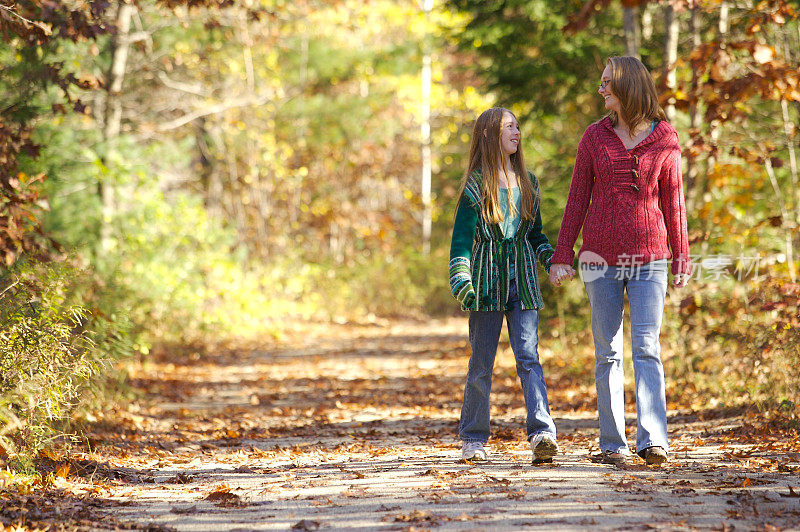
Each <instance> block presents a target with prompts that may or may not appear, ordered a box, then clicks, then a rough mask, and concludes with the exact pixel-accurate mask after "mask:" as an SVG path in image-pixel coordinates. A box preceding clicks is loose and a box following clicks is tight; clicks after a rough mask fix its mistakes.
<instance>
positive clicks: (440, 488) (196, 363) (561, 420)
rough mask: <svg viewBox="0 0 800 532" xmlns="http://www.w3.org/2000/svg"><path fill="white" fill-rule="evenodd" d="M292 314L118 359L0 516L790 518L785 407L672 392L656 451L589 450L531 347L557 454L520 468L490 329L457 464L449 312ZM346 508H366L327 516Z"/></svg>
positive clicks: (409, 520)
mask: <svg viewBox="0 0 800 532" xmlns="http://www.w3.org/2000/svg"><path fill="white" fill-rule="evenodd" d="M303 327H305V328H306V329H303V330H301V331H299V332H297V333H296V334H295V335H292V334H288V333H287V334H286V335H284V336H283V342H282V343H281V344H277V343H275V344H271V345H255V346H243V347H240V348H230V349H221V350H219V351H218V352H213V353H207V354H205V356H202V357H192V358H186V359H183V360H179V359H176V358H175V357H174V356H170V353H163V354H162V355H160V356H158V355H156V356H154V357H153V358H152V359H151V360H150V361H148V363H147V364H146V365H142V366H140V367H137V368H134V369H133V371H132V382H133V383H134V384H135V385H136V386H137V387H138V388H139V389H140V390H141V391H142V392H143V394H144V399H142V400H140V401H138V402H135V403H132V404H131V405H129V406H128V407H127V408H124V409H115V410H110V411H108V412H104V413H103V414H102V415H101V416H100V420H99V422H98V423H97V424H95V425H94V426H91V427H90V428H89V432H88V434H87V441H89V442H91V447H89V446H87V447H86V448H82V447H81V446H80V445H78V446H74V447H73V448H71V449H69V450H67V449H65V450H64V451H63V453H61V454H59V453H58V452H56V453H55V454H52V455H51V456H42V457H41V459H40V461H39V464H38V467H39V468H40V469H41V470H42V471H43V472H44V473H45V474H47V473H51V478H53V479H54V480H53V482H56V483H57V486H53V487H46V486H32V487H29V488H26V489H21V488H20V486H19V484H14V483H8V482H6V485H5V486H4V487H2V488H0V491H2V497H0V522H2V523H3V525H5V526H12V525H16V524H20V523H22V524H25V525H28V526H31V527H35V526H41V527H42V528H45V527H46V526H47V523H48V522H55V521H54V519H56V516H60V517H59V519H61V521H58V522H59V523H60V526H61V525H63V528H64V529H69V527H70V526H73V528H74V529H79V527H80V526H81V522H82V521H81V520H82V519H93V520H95V522H105V523H108V524H109V528H111V524H114V525H115V526H117V527H118V528H123V527H124V526H128V525H127V523H136V526H139V527H144V526H151V525H152V526H154V527H158V526H161V527H163V528H162V529H163V530H169V529H170V527H175V526H181V523H186V522H190V521H187V520H196V519H199V518H202V516H203V515H205V514H211V513H217V514H219V515H227V514H228V513H230V515H231V519H232V520H233V519H234V518H233V516H234V515H236V516H237V517H236V520H237V523H238V525H237V526H239V527H240V528H241V527H242V526H243V524H242V523H243V521H246V520H247V519H250V518H252V520H253V522H254V523H255V522H258V523H260V524H259V525H258V526H257V527H255V528H258V529H262V528H263V529H270V528H274V529H281V527H282V529H284V530H285V529H286V528H292V529H294V530H317V529H320V528H328V527H332V526H333V527H335V526H348V525H352V526H357V525H358V524H359V523H360V525H361V526H367V527H378V526H381V525H382V526H391V527H398V526H400V527H405V528H406V529H427V528H432V527H436V528H437V529H447V528H448V527H451V526H452V527H456V528H457V527H458V523H463V522H465V521H469V522H470V523H471V524H472V525H474V526H476V527H486V526H493V527H500V528H503V527H505V528H514V527H516V526H525V527H533V528H540V529H547V528H554V527H557V526H568V527H572V528H581V527H585V526H600V527H605V528H614V527H618V526H619V525H621V524H624V525H625V526H628V527H639V528H647V527H650V526H653V527H657V528H658V527H662V526H665V523H673V524H675V526H678V525H677V524H679V523H683V524H681V525H680V526H681V527H687V528H691V527H696V528H703V527H705V528H711V527H712V526H718V525H719V524H720V523H722V525H723V527H728V528H732V527H736V528H748V529H758V528H762V529H766V528H765V527H767V526H768V525H769V526H774V527H776V529H785V528H792V527H797V526H800V501H799V500H798V499H800V493H799V492H798V488H797V484H796V478H797V477H796V475H797V473H798V467H800V464H798V457H799V456H800V443H799V442H800V435H799V434H798V432H797V424H796V423H793V422H792V420H791V419H788V418H786V416H784V417H781V416H779V415H777V414H774V413H753V412H747V411H724V410H716V411H712V410H701V411H695V410H692V409H691V404H690V402H689V401H688V400H687V405H685V406H684V407H681V406H680V405H678V407H681V408H683V410H681V411H680V412H676V413H671V424H670V429H671V435H672V436H671V437H672V444H673V458H672V461H671V462H669V463H668V464H666V465H665V466H664V467H662V468H660V469H654V468H651V467H648V466H646V465H645V464H644V463H643V462H642V461H641V460H639V459H638V458H634V460H633V461H632V462H631V463H630V464H628V465H627V466H624V467H620V468H616V467H609V466H602V465H596V464H592V463H591V462H590V461H589V460H588V456H589V454H590V453H591V452H596V449H597V429H596V419H595V416H596V414H595V413H594V411H593V408H594V403H593V395H592V392H591V391H587V390H590V389H589V388H588V387H587V384H586V383H584V382H575V380H574V378H573V377H571V376H570V375H569V374H568V372H566V371H565V372H564V373H560V372H559V371H560V370H559V368H558V365H557V364H549V363H548V360H552V357H553V356H555V355H553V354H552V353H548V352H547V351H546V349H544V348H543V349H542V359H543V363H544V365H545V376H546V378H547V380H548V387H549V390H550V394H551V396H550V397H551V406H552V410H553V414H554V417H555V418H556V423H557V425H558V428H559V443H560V445H561V447H562V454H561V455H559V456H557V457H556V463H555V464H553V466H551V467H541V468H540V467H532V466H531V465H530V450H529V447H528V443H527V441H526V439H525V431H524V426H525V409H524V404H523V400H522V396H521V393H520V390H519V384H518V382H517V379H516V375H515V372H514V368H513V366H514V362H513V355H512V354H511V353H510V349H509V348H508V347H507V346H503V345H501V349H500V351H499V352H498V358H497V365H496V371H495V380H494V386H493V391H492V394H493V395H492V405H493V406H492V423H493V433H492V437H491V439H490V441H489V452H490V457H491V460H490V461H489V462H488V463H483V464H480V463H462V462H460V446H459V444H458V442H457V441H456V429H457V424H458V417H459V409H460V400H461V394H462V390H463V377H464V373H465V370H466V364H467V361H468V353H469V350H468V347H467V343H466V337H467V336H466V330H465V323H464V321H463V320H432V321H430V322H425V323H420V322H401V321H397V322H385V323H378V324H372V325H366V326H358V327H354V326H352V325H349V324H344V325H336V326H330V325H327V326H319V327H317V326H314V325H313V324H304V325H303ZM587 395H588V397H587ZM254 398H255V400H254ZM632 414H633V413H632V412H630V413H629V415H632ZM634 430H635V427H634V426H631V427H629V433H628V435H629V437H633V435H634ZM26 490H27V491H26ZM159 500H162V501H164V502H168V503H169V505H168V507H167V508H168V509H167V513H166V514H165V513H163V512H162V513H159V512H157V511H155V509H154V508H155V507H154V506H153V504H154V502H157V501H159ZM695 504H697V505H702V508H703V511H702V512H697V511H696V508H695V506H694V505H695ZM643 505H644V506H643ZM55 506H58V508H55ZM356 507H361V508H364V509H369V508H371V509H372V510H371V511H370V512H367V514H370V515H372V516H373V517H372V518H364V517H362V518H357V517H347V516H348V515H350V514H349V513H348V512H350V510H348V509H349V508H356ZM642 507H649V508H653V509H654V510H653V515H652V516H649V514H647V512H641V511H639V510H641V508H642ZM698 507H699V506H698ZM26 510H27V511H26ZM243 511H246V512H247V513H246V514H242V513H241V512H243ZM70 512H71V513H70ZM220 512H222V513H221V514H220ZM237 512H239V513H237ZM354 515H355V514H354ZM98 516H101V517H100V518H98ZM246 516H250V517H246ZM534 517H535V518H534ZM292 518H294V519H293V520H292ZM348 519H350V520H349V521H348ZM358 519H361V521H359V520H358ZM364 519H367V520H366V521H364ZM191 522H194V521H191ZM70 523H71V524H70ZM281 523H283V524H281ZM244 524H245V525H246V523H244ZM670 526H671V525H670ZM244 528H247V527H246V526H244ZM153 530H158V528H153Z"/></svg>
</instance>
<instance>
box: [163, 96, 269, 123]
mask: <svg viewBox="0 0 800 532" xmlns="http://www.w3.org/2000/svg"><path fill="white" fill-rule="evenodd" d="M274 97H275V94H274V93H270V94H261V95H257V96H249V97H246V98H237V99H235V100H229V101H227V102H221V103H218V104H216V105H211V106H209V107H204V108H202V109H197V110H195V111H192V112H190V113H186V114H185V115H183V116H181V117H179V118H176V119H175V120H170V121H169V122H167V123H165V124H161V125H160V126H158V128H157V129H158V131H169V130H171V129H177V128H179V127H181V126H184V125H186V124H188V123H189V122H192V121H193V120H197V119H198V118H200V117H202V116H208V115H214V114H217V113H223V112H225V111H227V110H229V109H235V108H237V107H252V106H255V105H263V104H265V103H266V102H268V101H270V100H271V99H272V98H274Z"/></svg>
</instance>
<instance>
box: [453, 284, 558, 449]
mask: <svg viewBox="0 0 800 532" xmlns="http://www.w3.org/2000/svg"><path fill="white" fill-rule="evenodd" d="M508 303H509V310H507V311H505V312H503V311H497V312H474V311H473V312H470V314H469V343H470V345H471V346H472V355H471V356H470V358H469V370H468V371H467V382H466V384H465V385H464V402H463V404H462V405H461V423H460V424H459V430H458V435H459V437H460V438H461V440H463V441H464V442H481V443H486V442H487V441H488V439H489V393H490V392H491V389H492V368H493V367H494V358H495V354H496V353H497V344H498V342H499V340H500V330H501V329H502V327H503V316H504V315H505V318H506V322H507V325H508V337H509V340H510V341H511V349H512V350H513V351H514V358H516V360H517V375H519V380H520V382H521V383H522V393H523V394H524V396H525V406H526V407H527V410H528V419H527V433H528V439H530V438H531V437H533V436H535V435H536V434H539V433H542V432H547V433H550V434H551V435H552V436H553V438H555V435H556V426H555V423H553V418H551V417H550V407H549V405H548V402H547V386H546V385H545V382H544V374H543V373H542V365H541V364H540V363H539V352H538V350H537V347H538V344H539V330H538V327H539V313H538V312H537V311H535V310H521V309H520V302H519V296H518V295H517V286H516V282H515V281H511V287H510V290H509V298H508Z"/></svg>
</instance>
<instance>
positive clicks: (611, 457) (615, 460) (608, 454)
mask: <svg viewBox="0 0 800 532" xmlns="http://www.w3.org/2000/svg"><path fill="white" fill-rule="evenodd" d="M628 458H629V456H628V455H627V454H622V453H616V452H613V451H602V452H599V453H597V454H593V455H591V456H590V457H589V460H591V461H592V462H594V463H596V464H611V465H622V464H626V463H628Z"/></svg>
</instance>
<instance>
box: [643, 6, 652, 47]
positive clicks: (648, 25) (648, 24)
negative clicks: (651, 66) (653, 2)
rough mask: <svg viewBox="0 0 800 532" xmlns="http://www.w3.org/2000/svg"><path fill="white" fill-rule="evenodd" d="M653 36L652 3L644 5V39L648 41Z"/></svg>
mask: <svg viewBox="0 0 800 532" xmlns="http://www.w3.org/2000/svg"><path fill="white" fill-rule="evenodd" d="M652 37H653V10H652V9H650V4H649V3H648V4H645V5H644V6H643V7H642V40H643V41H645V42H647V41H649V40H650V39H651V38H652Z"/></svg>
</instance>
